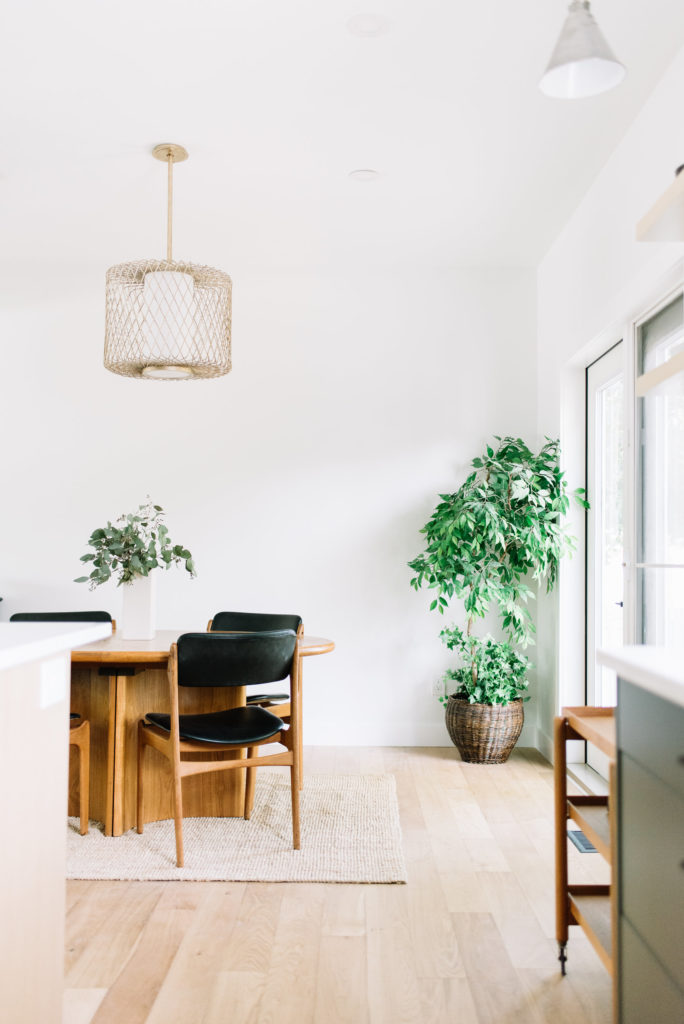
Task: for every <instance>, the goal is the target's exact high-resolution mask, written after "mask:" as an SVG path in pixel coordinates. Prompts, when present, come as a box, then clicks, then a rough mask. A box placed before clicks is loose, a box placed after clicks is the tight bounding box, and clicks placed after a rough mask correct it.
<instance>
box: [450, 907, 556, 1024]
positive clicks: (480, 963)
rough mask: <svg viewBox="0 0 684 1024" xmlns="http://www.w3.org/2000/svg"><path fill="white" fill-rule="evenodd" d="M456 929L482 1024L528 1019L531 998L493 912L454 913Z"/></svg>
mask: <svg viewBox="0 0 684 1024" xmlns="http://www.w3.org/2000/svg"><path fill="white" fill-rule="evenodd" d="M452 916H453V921H454V931H455V933H456V939H457V942H458V945H459V949H460V952H461V956H462V957H463V962H464V964H465V968H466V977H467V979H468V983H469V985H470V991H471V992H472V996H473V1001H474V1003H475V1008H476V1010H477V1016H478V1021H479V1024H501V1022H502V1021H507V1020H510V1021H516V1020H520V1021H523V1020H524V1021H525V1024H531V1022H532V1021H534V1022H535V1024H541V1019H540V1018H539V1017H538V1015H537V1014H534V1015H532V1014H530V1013H529V1012H528V1011H529V1001H528V1000H527V998H526V994H525V990H524V988H523V986H522V984H521V982H520V979H519V978H518V975H517V973H516V971H515V969H514V967H513V965H512V963H511V961H510V958H509V956H508V953H507V952H506V948H505V946H504V943H503V941H502V938H501V935H500V933H499V930H498V929H497V927H496V923H495V921H494V919H493V917H492V915H491V914H453V915H452Z"/></svg>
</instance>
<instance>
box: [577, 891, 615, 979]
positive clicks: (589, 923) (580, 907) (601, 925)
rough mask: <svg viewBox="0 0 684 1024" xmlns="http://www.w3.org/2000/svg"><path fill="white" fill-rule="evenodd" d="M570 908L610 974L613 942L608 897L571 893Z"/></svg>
mask: <svg viewBox="0 0 684 1024" xmlns="http://www.w3.org/2000/svg"><path fill="white" fill-rule="evenodd" d="M570 908H571V911H572V914H573V917H574V918H575V920H576V921H577V923H578V924H580V925H581V926H582V927H583V928H584V930H585V932H586V934H587V937H588V939H589V941H590V942H591V944H592V946H593V947H594V949H595V950H596V952H597V953H598V955H599V957H600V958H601V962H602V963H603V965H604V967H605V968H606V970H607V971H609V972H610V973H611V974H612V971H613V959H612V946H613V941H612V912H611V906H610V896H603V895H591V894H587V895H579V894H577V893H572V894H571V895H570Z"/></svg>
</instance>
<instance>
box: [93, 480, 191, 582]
mask: <svg viewBox="0 0 684 1024" xmlns="http://www.w3.org/2000/svg"><path fill="white" fill-rule="evenodd" d="M164 514H165V513H164V510H163V509H162V508H161V506H160V505H154V504H152V501H151V499H150V498H148V499H147V502H146V503H145V504H144V505H140V506H139V507H138V511H137V512H129V513H128V514H126V515H122V516H119V518H118V519H116V520H115V521H114V523H110V522H108V523H107V525H106V526H103V527H101V528H100V529H97V530H93V532H92V533H91V535H90V538H89V540H88V544H89V546H90V547H91V548H94V551H89V552H87V554H85V555H81V561H82V562H92V567H93V568H92V572H91V573H90V576H79V577H78V579H76V580H74V582H75V583H88V584H89V587H90V589H91V590H94V589H95V587H98V586H100V584H102V583H106V582H107V580H109V579H111V578H112V577H115V578H116V580H117V586H121V584H122V583H131V582H132V581H133V580H134V579H135V578H136V576H148V575H149V574H150V571H151V570H152V569H160V568H161V569H170V568H171V566H172V565H181V564H183V565H184V566H185V569H186V571H187V572H189V573H190V576H191V577H194V576H196V572H195V564H194V562H193V560H192V555H191V554H190V552H189V551H188V549H187V548H184V547H183V546H182V544H174V543H173V542H172V541H171V538H170V537H169V531H168V529H167V527H166V526H165V524H164V523H163V522H162V519H163V516H164Z"/></svg>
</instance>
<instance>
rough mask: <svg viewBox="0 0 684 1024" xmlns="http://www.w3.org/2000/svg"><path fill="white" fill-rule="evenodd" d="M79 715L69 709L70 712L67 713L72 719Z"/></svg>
mask: <svg viewBox="0 0 684 1024" xmlns="http://www.w3.org/2000/svg"><path fill="white" fill-rule="evenodd" d="M80 717H81V716H80V715H78V714H77V713H76V712H75V711H71V712H70V713H69V718H71V719H74V718H80Z"/></svg>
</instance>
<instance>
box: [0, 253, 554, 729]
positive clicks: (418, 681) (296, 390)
mask: <svg viewBox="0 0 684 1024" xmlns="http://www.w3.org/2000/svg"><path fill="white" fill-rule="evenodd" d="M35 274H36V271H35V269H34V271H33V273H32V276H31V280H30V281H29V280H28V275H27V283H26V287H25V290H24V291H22V288H21V287H17V289H16V292H15V294H16V295H17V296H19V295H22V294H26V295H28V296H30V298H31V301H27V300H19V299H17V300H16V301H17V305H16V306H15V308H8V309H7V311H6V312H5V314H4V315H3V345H2V351H3V365H2V374H1V376H0V392H1V398H2V410H3V425H2V430H3V435H4V436H3V445H2V449H3V457H2V466H3V472H2V479H3V484H4V486H3V493H2V502H1V504H0V522H1V524H2V529H1V536H2V561H1V563H0V565H1V574H2V575H1V576H0V595H2V596H3V597H4V602H3V604H2V605H0V614H1V616H2V618H3V619H7V618H8V617H9V615H10V614H11V613H12V612H13V611H17V610H31V609H34V610H41V609H47V608H53V609H56V608H63V609H74V608H79V607H86V606H89V607H103V608H106V609H109V610H110V611H111V612H112V614H113V615H114V616H115V617H116V616H117V615H118V614H119V612H120V591H117V590H116V588H115V587H114V586H112V585H107V586H105V587H102V588H99V590H97V591H95V592H92V593H91V592H89V591H88V590H87V588H86V587H85V586H84V585H77V584H74V583H72V582H71V580H72V579H73V578H74V577H75V576H78V575H80V574H81V567H80V563H79V556H80V555H81V554H82V553H84V552H85V550H86V540H87V538H88V536H89V534H90V532H91V530H92V529H93V528H95V527H96V526H99V525H101V524H103V522H104V521H106V520H107V519H109V518H114V517H115V516H116V515H118V514H119V513H121V512H125V511H130V510H132V509H134V508H135V507H136V506H137V505H138V504H139V503H140V502H141V501H143V500H144V498H145V496H146V495H147V494H150V495H151V496H152V497H153V498H154V500H155V501H156V502H157V503H159V504H161V505H163V506H164V508H165V509H166V511H167V514H168V518H167V522H168V525H169V528H170V532H171V536H172V538H173V539H174V540H175V541H177V542H180V543H183V544H185V545H187V546H188V547H189V548H190V549H191V550H192V552H193V554H194V556H195V560H196V563H197V567H198V572H199V576H198V578H197V579H196V580H195V581H189V580H188V579H187V577H186V576H185V574H184V573H181V572H180V571H176V570H172V571H171V572H169V573H166V574H164V575H163V577H162V578H161V579H160V580H159V583H160V586H159V622H158V625H159V626H160V628H175V627H178V628H185V629H203V628H204V627H205V625H206V621H207V619H208V618H209V617H210V616H211V615H212V614H213V613H214V612H216V611H218V610H220V609H233V610H235V609H240V610H251V611H258V610H261V611H284V612H296V613H299V614H301V615H302V617H303V619H304V623H305V627H306V630H307V632H309V633H312V634H318V635H323V636H329V637H332V638H333V639H334V640H335V642H336V645H337V649H336V651H335V653H334V654H332V655H327V656H325V657H322V658H318V659H310V660H309V661H308V662H307V665H306V668H305V687H306V689H305V698H306V700H305V715H306V723H305V724H306V740H307V742H309V743H358V744H370V743H373V744H384V743H386V744H414V743H419V744H433V743H436V744H443V743H448V742H449V740H448V737H447V734H446V731H445V729H444V725H443V716H442V712H441V709H440V707H439V705H438V704H437V702H436V700H435V698H434V697H433V696H432V684H433V681H434V679H435V678H436V677H437V676H438V675H439V674H440V673H441V671H442V670H443V668H444V667H445V665H446V664H447V652H446V651H444V649H443V648H442V645H441V644H440V642H439V639H438V634H439V630H440V628H441V626H442V620H441V619H440V617H439V616H437V615H436V614H435V613H432V614H429V613H428V611H427V608H428V604H429V598H428V595H427V593H424V594H419V595H417V594H415V593H414V592H413V591H412V590H411V589H410V587H409V578H410V571H409V570H408V568H407V566H406V563H407V561H408V560H409V559H410V558H412V557H413V556H415V555H416V554H417V553H418V552H419V550H420V548H421V538H420V535H419V532H418V531H419V529H420V527H421V526H422V525H423V524H424V522H425V521H426V519H427V518H428V516H429V514H430V512H431V510H432V508H433V506H434V503H435V500H436V496H437V493H438V492H439V491H444V490H449V489H453V488H455V487H456V486H457V485H458V484H459V483H460V482H461V480H462V479H463V477H464V474H465V472H466V469H467V465H468V463H469V461H470V459H471V458H472V457H473V456H474V455H476V454H478V453H479V451H480V449H481V447H482V445H483V444H484V442H485V441H486V440H487V439H489V438H491V436H492V435H493V434H504V433H512V434H521V435H522V436H524V437H526V438H530V439H534V432H535V426H536V413H535V379H534V365H535V298H534V288H535V283H534V275H533V273H532V272H527V271H483V272H475V271H473V272H468V271H454V272H451V273H446V272H437V271H433V272H427V271H426V272H425V273H415V274H409V273H408V272H403V273H402V272H396V273H394V272H393V273H390V272H387V273H386V274H385V275H382V274H372V273H362V272H360V271H359V272H357V274H354V272H353V271H351V270H350V271H349V272H348V273H347V275H346V276H344V277H341V276H336V275H334V274H333V273H332V272H331V273H329V274H320V275H318V276H304V275H300V276H294V275H293V276H287V275H284V274H273V275H272V276H268V277H258V276H256V275H253V276H247V275H242V276H238V278H237V279H236V281H235V284H234V352H233V357H234V369H233V372H232V373H231V374H230V375H229V376H228V377H226V378H223V379H220V380H218V381H207V382H189V383H160V382H146V381H145V382H144V381H135V380H127V379H124V378H119V377H115V376H113V375H111V374H109V373H107V372H106V371H105V370H104V369H103V367H102V332H103V298H104V296H103V289H102V280H101V276H100V275H99V273H94V272H93V270H92V268H90V269H89V270H87V271H86V272H84V274H83V277H82V279H81V280H82V282H83V284H82V291H81V293H80V294H73V295H71V296H67V297H65V298H64V299H63V300H62V301H61V302H58V301H56V300H51V301H50V304H48V305H45V306H42V307H41V306H40V305H39V304H38V296H39V295H40V294H41V291H42V289H41V288H40V280H38V281H37V280H36V277H35ZM72 280H73V279H72ZM50 283H51V282H50V281H49V275H47V274H46V275H45V289H46V291H47V290H48V289H49V286H50ZM52 283H53V284H54V282H52ZM55 290H56V289H55V288H52V292H53V293H54V291H55ZM57 290H58V289H57ZM527 707H528V719H529V722H530V727H529V728H528V731H527V733H526V737H523V741H526V742H534V739H535V735H534V717H535V715H534V710H533V707H532V706H531V705H528V706H527Z"/></svg>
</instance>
